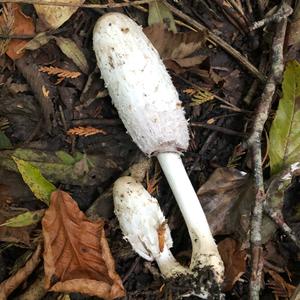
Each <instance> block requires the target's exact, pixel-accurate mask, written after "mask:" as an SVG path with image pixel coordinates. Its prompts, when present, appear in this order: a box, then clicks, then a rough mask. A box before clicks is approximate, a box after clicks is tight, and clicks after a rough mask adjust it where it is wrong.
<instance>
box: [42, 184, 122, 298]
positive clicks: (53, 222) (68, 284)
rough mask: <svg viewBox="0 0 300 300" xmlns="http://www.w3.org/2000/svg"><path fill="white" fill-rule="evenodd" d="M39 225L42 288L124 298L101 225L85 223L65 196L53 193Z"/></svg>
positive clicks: (99, 222) (62, 193)
mask: <svg viewBox="0 0 300 300" xmlns="http://www.w3.org/2000/svg"><path fill="white" fill-rule="evenodd" d="M42 225H43V235H44V240H45V251H44V269H45V284H46V288H49V289H50V290H51V291H57V292H58V291H59V292H66V293H69V292H79V293H84V294H88V295H91V296H98V297H100V298H105V299H113V298H117V297H121V296H124V288H123V286H122V282H121V279H120V278H119V276H118V274H117V273H116V272H115V266H114V260H113V258H112V256H111V254H110V249H109V247H108V244H107V241H106V238H105V235H104V229H103V225H104V224H103V221H98V222H91V221H89V220H88V219H87V218H86V216H85V215H84V214H83V212H81V211H80V210H79V208H78V205H77V203H76V202H75V201H74V200H73V199H72V197H71V196H70V195H69V194H68V193H66V192H63V191H60V190H57V191H55V192H53V193H52V195H51V204H50V207H49V209H48V210H47V211H46V213H45V217H44V218H43V221H42Z"/></svg>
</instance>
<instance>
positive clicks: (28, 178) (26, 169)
mask: <svg viewBox="0 0 300 300" xmlns="http://www.w3.org/2000/svg"><path fill="white" fill-rule="evenodd" d="M13 159H14V161H15V163H16V164H17V166H18V169H19V172H20V173H21V175H22V178H23V180H24V181H25V183H26V184H27V185H28V187H29V188H30V189H31V191H32V192H33V194H34V195H35V197H36V198H37V199H39V200H41V201H43V202H44V203H46V204H47V205H49V199H50V195H51V193H52V192H53V191H54V190H56V187H55V186H54V185H53V184H52V183H51V182H49V181H48V180H47V179H46V178H45V177H43V175H42V174H41V172H40V170H39V169H38V168H37V167H35V166H33V165H31V164H30V163H29V162H27V161H25V160H22V159H18V158H17V157H13Z"/></svg>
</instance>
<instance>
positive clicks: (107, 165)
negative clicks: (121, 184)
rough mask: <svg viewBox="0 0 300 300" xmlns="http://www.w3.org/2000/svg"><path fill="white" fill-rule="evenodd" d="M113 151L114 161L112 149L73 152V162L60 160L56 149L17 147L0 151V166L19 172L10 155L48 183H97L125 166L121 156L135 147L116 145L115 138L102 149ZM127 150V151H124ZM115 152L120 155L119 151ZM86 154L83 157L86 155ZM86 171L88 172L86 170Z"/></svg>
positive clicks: (104, 180)
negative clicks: (102, 153)
mask: <svg viewBox="0 0 300 300" xmlns="http://www.w3.org/2000/svg"><path fill="white" fill-rule="evenodd" d="M112 146H114V147H115V148H114V149H113V150H112V151H113V153H116V154H115V156H114V160H112V159H111V152H109V150H107V151H108V152H107V153H109V154H108V155H98V154H97V155H84V154H82V153H79V152H76V153H75V155H73V158H74V163H70V162H71V161H70V160H69V161H66V160H62V159H61V156H57V155H56V153H55V152H51V151H39V150H32V149H26V148H18V149H16V150H13V151H11V150H4V151H0V168H2V169H4V170H9V171H13V172H19V171H18V168H17V166H16V164H15V162H14V161H13V159H12V156H14V157H17V158H18V159H21V160H24V161H26V162H28V163H30V164H31V165H33V166H35V167H36V168H38V169H39V170H40V172H41V173H42V175H43V176H44V177H45V178H47V179H48V180H49V181H50V182H53V183H54V184H55V183H62V184H72V185H86V186H92V185H99V184H101V183H103V182H107V180H109V179H111V178H112V177H113V176H115V174H117V173H118V172H120V170H121V168H126V167H127V162H126V160H124V158H123V157H125V155H129V154H128V151H129V150H130V149H135V148H134V145H132V144H130V143H128V145H127V146H126V145H125V149H124V144H121V143H119V144H116V143H114V141H112V142H108V143H107V144H106V145H105V149H111V147H112ZM126 149H128V151H127V150H126ZM118 151H119V152H120V154H118ZM85 156H86V158H85ZM86 162H88V165H89V166H91V167H89V168H88V170H86V169H84V170H82V169H81V168H80V165H81V166H82V165H85V164H86ZM86 171H87V172H86Z"/></svg>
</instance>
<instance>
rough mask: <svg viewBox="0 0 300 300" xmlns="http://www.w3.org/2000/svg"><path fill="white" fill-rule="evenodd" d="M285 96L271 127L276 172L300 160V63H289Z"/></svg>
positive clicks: (283, 87)
mask: <svg viewBox="0 0 300 300" xmlns="http://www.w3.org/2000/svg"><path fill="white" fill-rule="evenodd" d="M282 91H283V97H282V99H281V100H280V102H279V106H278V109H277V112H276V116H275V118H274V120H273V123H272V126H271V129H270V151H269V157H270V167H271V173H272V174H276V173H278V172H279V171H281V170H283V169H284V168H285V167H287V166H288V165H290V164H292V163H294V162H297V161H300V65H299V63H298V62H297V61H291V62H289V63H288V64H287V66H286V70H285V72H284V77H283V83H282Z"/></svg>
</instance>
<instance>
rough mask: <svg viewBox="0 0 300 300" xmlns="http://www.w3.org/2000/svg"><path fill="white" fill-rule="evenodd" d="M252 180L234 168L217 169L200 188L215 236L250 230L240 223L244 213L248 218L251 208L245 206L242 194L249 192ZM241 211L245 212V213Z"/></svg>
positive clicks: (206, 213)
mask: <svg viewBox="0 0 300 300" xmlns="http://www.w3.org/2000/svg"><path fill="white" fill-rule="evenodd" d="M250 183H251V180H250V182H249V177H248V176H247V174H246V173H244V172H241V171H239V170H237V169H234V168H218V169H216V170H215V171H214V173H213V174H212V175H211V176H210V178H209V179H208V180H207V182H205V183H204V184H203V185H202V186H201V187H200V189H199V190H198V191H197V195H198V197H199V200H200V202H201V204H202V206H203V209H204V212H205V215H206V218H207V220H208V223H209V225H210V229H211V231H212V233H213V234H214V235H216V234H231V233H233V232H236V231H237V230H245V231H247V230H248V228H246V229H245V228H243V226H241V224H240V223H241V222H243V221H242V217H243V215H244V217H245V218H247V219H248V220H249V214H250V207H243V206H242V203H241V201H240V197H241V195H244V193H246V191H247V190H248V188H249V185H250V186H251V184H250ZM243 199H245V200H246V204H247V205H248V206H250V205H251V201H248V202H247V198H246V197H243ZM247 205H246V206H247ZM242 210H245V211H246V212H243V213H242ZM245 226H246V227H247V226H248V224H246V225H245Z"/></svg>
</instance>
